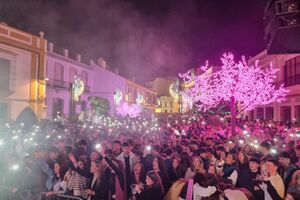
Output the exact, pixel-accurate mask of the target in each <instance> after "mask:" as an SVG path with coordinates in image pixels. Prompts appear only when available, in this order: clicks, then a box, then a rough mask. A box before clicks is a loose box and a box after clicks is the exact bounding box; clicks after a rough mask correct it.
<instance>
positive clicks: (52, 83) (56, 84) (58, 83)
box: [47, 79, 71, 90]
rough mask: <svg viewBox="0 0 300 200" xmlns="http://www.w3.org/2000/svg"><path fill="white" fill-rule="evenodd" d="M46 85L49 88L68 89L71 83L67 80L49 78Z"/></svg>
mask: <svg viewBox="0 0 300 200" xmlns="http://www.w3.org/2000/svg"><path fill="white" fill-rule="evenodd" d="M47 87H49V88H51V89H58V90H70V88H71V85H70V83H68V82H65V81H62V80H56V79H49V80H48V81H47Z"/></svg>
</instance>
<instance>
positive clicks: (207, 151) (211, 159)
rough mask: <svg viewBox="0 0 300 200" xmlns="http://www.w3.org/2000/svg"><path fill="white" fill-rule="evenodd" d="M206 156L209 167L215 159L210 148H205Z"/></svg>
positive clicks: (214, 162)
mask: <svg viewBox="0 0 300 200" xmlns="http://www.w3.org/2000/svg"><path fill="white" fill-rule="evenodd" d="M206 154H207V159H208V162H209V165H210V164H213V165H215V164H216V161H217V159H216V157H215V154H214V150H213V148H211V147H208V148H206Z"/></svg>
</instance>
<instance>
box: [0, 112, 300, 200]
mask: <svg viewBox="0 0 300 200" xmlns="http://www.w3.org/2000/svg"><path fill="white" fill-rule="evenodd" d="M100 121H101V120H100ZM100 121H98V122H97V123H98V124H97V123H96V122H95V121H91V120H87V121H72V122H71V121H68V120H64V121H63V123H62V121H57V120H55V121H54V122H51V123H43V124H39V126H34V127H33V128H31V129H30V130H29V131H27V133H23V129H20V125H16V124H3V126H2V132H3V131H4V130H10V131H12V132H13V134H12V135H11V132H9V133H6V135H5V134H4V133H1V134H2V136H1V135H0V139H1V140H0V152H1V156H2V159H1V161H0V171H1V172H3V174H2V175H1V177H0V185H5V186H9V187H11V188H13V189H12V192H18V191H22V190H30V191H31V194H32V199H55V197H56V196H57V195H61V194H67V195H71V196H75V197H80V198H82V199H89V200H113V199H116V200H127V199H131V200H160V199H166V200H177V199H179V200H181V199H187V200H192V199H194V200H200V199H205V200H208V199H211V200H218V199H228V200H248V199H249V200H250V199H251V200H252V199H257V200H277V199H286V200H297V199H300V132H299V133H298V128H297V126H291V124H288V125H286V124H284V123H279V122H278V123H276V122H272V121H263V120H257V121H255V122H249V121H246V120H239V121H238V122H237V124H236V132H235V133H231V127H230V121H228V122H227V119H226V118H222V117H219V116H212V117H209V118H203V117H199V116H197V115H193V114H186V115H182V114H173V115H167V114H160V115H157V116H148V117H147V118H135V119H129V118H125V119H117V118H115V119H105V120H102V121H101V122H100ZM99 124H100V125H99ZM22 126H23V125H21V128H22ZM3 127H4V128H3ZM16 127H17V128H16ZM18 130H21V131H19V132H22V133H20V134H21V136H20V135H18ZM3 135H5V136H6V137H9V138H10V141H19V140H22V143H20V142H9V144H11V146H13V148H11V149H10V148H8V144H6V145H7V147H6V148H4V145H5V144H4V141H5V140H4V139H3ZM16 136H18V137H19V138H17V137H16ZM24 138H25V139H24ZM1 141H2V143H1ZM7 141H8V140H7ZM29 144H30V145H29ZM16 163H18V164H16Z"/></svg>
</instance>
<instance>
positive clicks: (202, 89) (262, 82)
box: [180, 53, 288, 133]
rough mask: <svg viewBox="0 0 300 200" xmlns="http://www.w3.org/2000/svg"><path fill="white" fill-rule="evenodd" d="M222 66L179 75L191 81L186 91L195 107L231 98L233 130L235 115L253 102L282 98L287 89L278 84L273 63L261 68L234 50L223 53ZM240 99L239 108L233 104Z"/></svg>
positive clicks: (233, 127)
mask: <svg viewBox="0 0 300 200" xmlns="http://www.w3.org/2000/svg"><path fill="white" fill-rule="evenodd" d="M221 60H222V67H221V70H220V71H218V72H215V73H207V70H208V67H207V66H208V65H207V64H206V66H204V67H201V69H202V70H203V71H204V74H202V75H198V76H193V75H192V74H191V72H187V73H185V74H182V75H180V76H181V77H182V78H183V80H184V82H185V83H188V84H190V85H192V87H190V88H188V89H187V90H186V91H185V93H186V94H187V95H188V96H189V97H190V98H191V100H192V101H193V102H194V103H197V106H198V109H200V110H204V111H206V110H207V109H209V108H213V107H216V106H218V105H219V104H220V103H221V102H230V107H231V125H232V133H234V132H235V121H236V117H237V116H238V115H239V114H240V113H242V112H244V111H250V110H252V109H254V108H255V107H256V106H261V105H267V104H270V103H272V102H275V101H276V102H282V101H283V100H285V96H286V94H287V93H288V90H286V89H285V88H283V84H282V85H280V86H279V87H278V88H276V87H275V85H274V79H275V78H276V73H277V72H278V70H279V69H274V68H273V67H272V65H270V67H269V68H267V69H266V70H264V69H263V68H262V67H261V66H260V65H259V62H258V61H256V62H255V64H254V65H248V64H247V61H246V60H245V57H242V59H241V60H240V61H238V62H236V61H235V60H234V56H233V54H231V53H229V54H223V57H222V58H221ZM237 103H239V110H238V111H237V109H236V105H237Z"/></svg>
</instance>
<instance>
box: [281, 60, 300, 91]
mask: <svg viewBox="0 0 300 200" xmlns="http://www.w3.org/2000/svg"><path fill="white" fill-rule="evenodd" d="M284 84H285V86H292V85H297V84H300V56H297V57H295V58H292V59H290V60H288V61H286V62H285V66H284Z"/></svg>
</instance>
